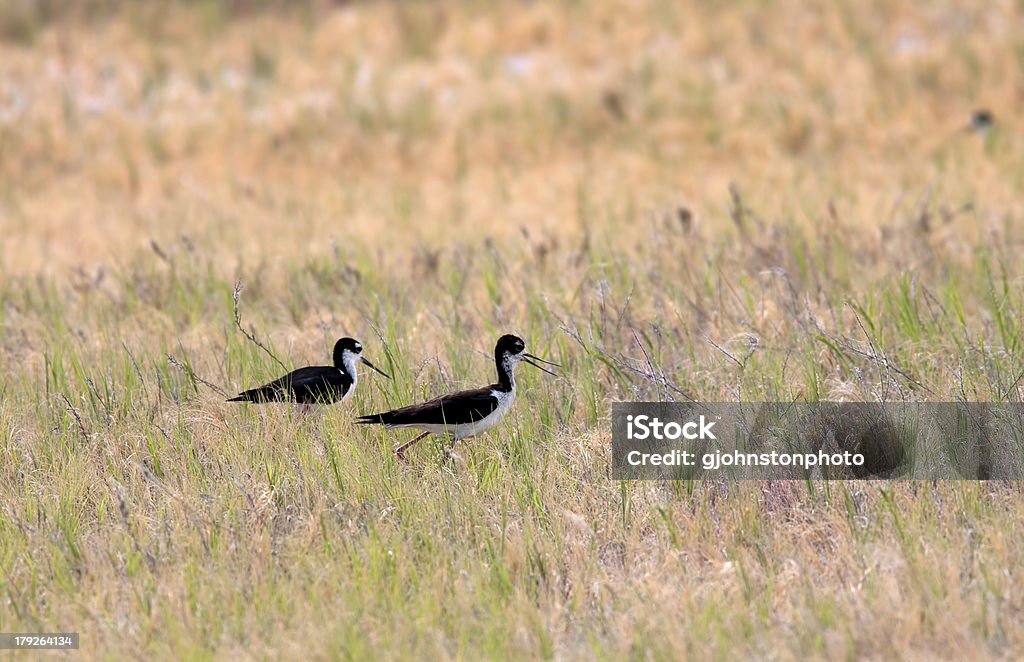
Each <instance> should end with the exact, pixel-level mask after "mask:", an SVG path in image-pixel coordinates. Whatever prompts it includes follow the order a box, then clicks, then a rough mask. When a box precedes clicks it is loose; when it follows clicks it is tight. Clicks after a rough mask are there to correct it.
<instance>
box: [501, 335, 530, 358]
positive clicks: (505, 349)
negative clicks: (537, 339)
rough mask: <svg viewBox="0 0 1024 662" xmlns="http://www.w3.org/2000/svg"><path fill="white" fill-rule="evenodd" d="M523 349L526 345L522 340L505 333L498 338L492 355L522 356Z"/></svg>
mask: <svg viewBox="0 0 1024 662" xmlns="http://www.w3.org/2000/svg"><path fill="white" fill-rule="evenodd" d="M525 349H526V343H525V342H523V339H522V338H520V337H519V336H513V335H512V334H510V333H507V334H505V335H503V336H502V337H500V338H498V344H497V345H495V346H494V355H495V356H497V357H501V356H504V355H505V354H511V355H512V356H517V355H519V354H522V353H523V351H524V350H525Z"/></svg>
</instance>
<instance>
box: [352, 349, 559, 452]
mask: <svg viewBox="0 0 1024 662" xmlns="http://www.w3.org/2000/svg"><path fill="white" fill-rule="evenodd" d="M534 361H540V362H541V363H545V364H547V365H551V366H555V367H558V364H557V363H551V362H550V361H545V360H544V359H542V358H538V357H536V356H534V355H532V354H527V353H526V343H524V342H523V340H522V338H518V337H516V336H513V335H504V336H502V337H501V338H499V339H498V344H497V345H495V347H494V363H495V365H496V366H497V368H498V382H497V383H496V384H491V385H490V386H485V387H483V388H475V389H470V390H468V391H458V392H456V393H449V394H447V395H442V396H441V397H439V398H435V399H433V400H429V401H427V402H423V403H420V404H416V405H409V406H408V407H402V408H400V409H393V410H391V411H386V412H382V413H380V414H370V415H368V416H360V417H359V418H358V419H357V422H358V423H363V424H373V423H377V424H380V425H384V426H385V427H387V428H418V429H420V430H425V432H423V434H421V435H419V436H418V437H416V438H415V439H413V440H412V441H408V442H406V443H404V444H402V445H401V446H399V447H398V448H396V449H395V454H396V455H397V456H398V458H399V459H405V451H406V450H408V449H409V447H411V446H412V445H413V444H415V443H416V442H418V441H419V440H421V439H423V438H424V437H426V436H427V435H428V434H432V433H433V434H447V435H449V436H450V437H451V438H452V441H455V440H458V439H465V438H466V437H472V436H475V435H478V434H480V433H481V432H485V431H487V430H490V429H491V428H492V427H494V426H495V425H497V423H498V421H500V420H501V419H502V418H503V417H504V416H505V414H507V413H508V411H509V409H510V408H511V407H512V401H513V400H514V399H515V397H516V380H515V367H516V365H517V364H519V363H520V362H526V363H529V364H530V365H532V366H533V367H535V368H539V369H540V370H543V371H544V372H546V373H548V374H549V375H554V374H555V373H553V372H551V371H550V370H547V369H545V368H543V367H541V366H540V365H538V364H537V363H534Z"/></svg>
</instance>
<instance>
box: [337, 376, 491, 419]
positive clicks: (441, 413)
mask: <svg viewBox="0 0 1024 662" xmlns="http://www.w3.org/2000/svg"><path fill="white" fill-rule="evenodd" d="M494 388H495V387H492V386H488V387H484V388H475V389H471V390H468V391H458V392H456V393H449V394H448V395H442V396H441V397H439V398H434V399H433V400H428V401H427V402H421V403H419V404H416V405H409V406H408V407H401V408H399V409H392V410H391V411H385V412H381V413H379V414H370V415H368V416H360V417H359V418H358V419H356V422H358V423H367V424H368V423H379V424H382V425H388V426H397V425H460V424H464V423H475V422H476V421H479V420H480V419H482V418H485V417H486V416H487V415H488V414H490V413H491V412H493V411H494V410H495V409H497V408H498V399H497V398H495V397H494V395H493V394H492V393H493V391H494Z"/></svg>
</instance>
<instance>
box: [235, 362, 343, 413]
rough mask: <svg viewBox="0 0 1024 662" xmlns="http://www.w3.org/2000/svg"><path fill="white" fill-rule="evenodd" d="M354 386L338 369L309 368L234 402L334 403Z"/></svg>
mask: <svg viewBox="0 0 1024 662" xmlns="http://www.w3.org/2000/svg"><path fill="white" fill-rule="evenodd" d="M351 387H352V378H351V377H349V376H348V375H346V374H344V373H342V372H341V371H340V370H338V369H337V368H332V367H329V366H310V367H307V368H299V369H298V370H295V371H293V372H289V373H288V374H287V375H285V376H284V377H280V378H278V379H275V380H274V381H272V382H270V383H268V384H264V385H263V386H260V387H259V388H254V389H250V390H248V391H244V392H242V393H240V394H239V395H238V397H237V398H232V401H243V402H272V401H280V400H292V401H294V402H299V403H302V404H314V403H322V402H334V401H335V400H339V399H341V397H342V396H343V395H344V394H345V393H346V392H347V391H348V389H349V388H351Z"/></svg>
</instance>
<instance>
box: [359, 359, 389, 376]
mask: <svg viewBox="0 0 1024 662" xmlns="http://www.w3.org/2000/svg"><path fill="white" fill-rule="evenodd" d="M359 360H361V361H362V362H363V363H365V364H366V365H368V366H370V367H371V368H373V369H374V370H376V371H377V372H379V373H380V374H382V375H384V376H385V377H387V378H388V379H391V375H389V374H388V373H386V372H384V371H383V370H381V369H380V368H378V367H377V366H375V365H373V364H372V363H370V360H369V359H368V358H366V357H365V356H360V357H359Z"/></svg>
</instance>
